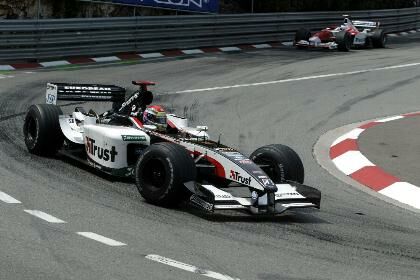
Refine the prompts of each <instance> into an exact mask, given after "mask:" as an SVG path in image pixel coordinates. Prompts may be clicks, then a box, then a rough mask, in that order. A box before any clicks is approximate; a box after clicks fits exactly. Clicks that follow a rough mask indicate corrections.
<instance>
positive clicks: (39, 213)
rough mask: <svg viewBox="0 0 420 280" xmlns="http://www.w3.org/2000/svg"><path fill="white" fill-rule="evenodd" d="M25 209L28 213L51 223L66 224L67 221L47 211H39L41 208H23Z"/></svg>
mask: <svg viewBox="0 0 420 280" xmlns="http://www.w3.org/2000/svg"><path fill="white" fill-rule="evenodd" d="M23 211H25V212H26V213H28V214H30V215H32V216H35V217H37V218H40V219H42V220H44V221H47V222H49V223H53V224H64V223H66V222H65V221H63V220H60V219H59V218H56V217H54V216H51V215H50V214H47V213H45V212H42V211H39V210H23Z"/></svg>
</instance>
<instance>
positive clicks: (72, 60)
mask: <svg viewBox="0 0 420 280" xmlns="http://www.w3.org/2000/svg"><path fill="white" fill-rule="evenodd" d="M67 61H68V62H70V63H71V64H84V63H93V62H95V61H94V60H93V59H90V58H88V57H73V58H69V59H67Z"/></svg>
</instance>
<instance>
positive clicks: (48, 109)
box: [23, 104, 64, 156]
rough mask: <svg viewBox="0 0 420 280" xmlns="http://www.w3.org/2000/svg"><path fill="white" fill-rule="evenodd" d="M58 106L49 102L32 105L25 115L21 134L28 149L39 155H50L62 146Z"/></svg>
mask: <svg viewBox="0 0 420 280" xmlns="http://www.w3.org/2000/svg"><path fill="white" fill-rule="evenodd" d="M62 114H63V112H62V111H61V109H60V107H58V106H56V105H51V104H39V105H32V106H31V107H29V110H28V112H27V114H26V117H25V122H24V125H23V135H24V137H25V144H26V147H27V148H28V151H29V152H30V153H32V154H36V155H40V156H51V155H54V154H55V153H57V150H58V149H60V148H61V147H62V146H63V142H64V135H63V133H62V131H61V128H60V123H59V120H58V118H59V116H60V115H62Z"/></svg>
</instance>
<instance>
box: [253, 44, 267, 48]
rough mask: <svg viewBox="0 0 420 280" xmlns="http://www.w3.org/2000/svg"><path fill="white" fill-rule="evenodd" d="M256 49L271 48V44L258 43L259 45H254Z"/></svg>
mask: <svg viewBox="0 0 420 280" xmlns="http://www.w3.org/2000/svg"><path fill="white" fill-rule="evenodd" d="M252 46H253V47H254V48H256V49H268V48H271V46H270V45H269V44H258V45H252Z"/></svg>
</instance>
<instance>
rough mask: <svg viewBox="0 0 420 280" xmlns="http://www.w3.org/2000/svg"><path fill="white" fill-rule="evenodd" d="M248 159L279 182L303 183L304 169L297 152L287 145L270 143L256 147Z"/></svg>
mask: <svg viewBox="0 0 420 280" xmlns="http://www.w3.org/2000/svg"><path fill="white" fill-rule="evenodd" d="M250 159H251V160H252V161H253V162H254V163H256V164H260V165H264V166H266V167H263V168H262V169H263V170H264V171H265V173H266V174H267V175H268V176H269V177H270V179H271V180H273V182H274V183H276V184H279V183H283V182H287V181H294V182H298V183H301V184H302V183H303V181H304V177H305V171H304V168H303V164H302V160H301V159H300V157H299V156H298V154H297V153H296V152H295V151H294V150H293V149H291V148H290V147H288V146H285V145H280V144H272V145H267V146H263V147H261V148H258V149H256V150H255V151H254V152H253V153H252V154H251V156H250Z"/></svg>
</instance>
